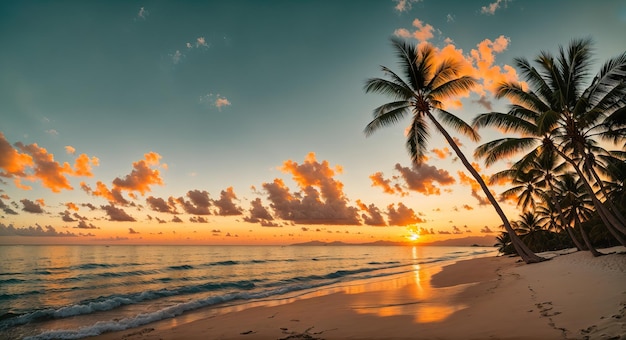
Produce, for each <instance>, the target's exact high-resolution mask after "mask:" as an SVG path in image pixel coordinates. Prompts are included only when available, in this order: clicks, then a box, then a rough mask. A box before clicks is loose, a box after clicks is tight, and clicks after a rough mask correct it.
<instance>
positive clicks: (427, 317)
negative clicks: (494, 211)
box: [89, 247, 626, 340]
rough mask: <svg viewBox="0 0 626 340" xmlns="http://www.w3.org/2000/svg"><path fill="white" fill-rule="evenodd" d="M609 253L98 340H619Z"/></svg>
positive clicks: (624, 311)
mask: <svg viewBox="0 0 626 340" xmlns="http://www.w3.org/2000/svg"><path fill="white" fill-rule="evenodd" d="M605 251H618V252H621V253H614V254H610V255H606V256H602V257H598V258H594V257H593V256H592V255H591V254H590V253H589V252H575V253H570V254H566V255H558V253H553V254H550V253H548V256H554V257H553V258H552V259H551V260H550V261H546V262H542V263H537V264H532V265H525V264H523V263H520V262H518V260H519V258H517V257H516V258H510V257H482V258H475V259H470V260H461V261H459V262H456V263H454V264H451V265H447V266H444V267H443V268H442V269H441V270H439V267H432V268H427V269H421V268H419V266H417V268H415V270H414V271H413V272H411V273H408V274H406V275H401V276H399V277H397V278H394V279H393V280H386V281H378V282H376V281H370V282H365V283H363V284H359V285H352V286H344V287H337V288H336V291H331V292H328V291H326V292H325V293H324V294H318V295H319V296H316V295H315V292H313V293H310V294H312V296H308V295H307V296H300V297H295V298H286V299H283V300H284V301H277V302H276V303H273V304H270V303H267V301H262V302H259V303H258V305H250V304H243V305H233V306H227V307H222V308H214V309H213V311H211V312H207V311H203V312H202V313H190V314H189V315H182V316H179V317H176V318H173V319H167V320H162V321H159V322H156V323H153V324H148V325H145V326H142V327H138V328H133V329H127V330H124V331H119V332H111V333H105V334H102V335H99V336H96V337H91V338H89V339H97V340H114V339H115V340H119V339H124V340H151V339H206V338H211V339H296V338H301V339H347V338H350V339H415V338H418V339H419V338H422V339H431V338H437V339H485V338H492V339H494V338H495V339H537V338H543V339H585V338H588V339H609V338H612V339H613V338H615V339H619V338H623V337H626V285H624V283H625V282H626V253H624V252H626V249H625V248H624V247H615V248H611V249H608V250H605ZM253 304H254V303H253Z"/></svg>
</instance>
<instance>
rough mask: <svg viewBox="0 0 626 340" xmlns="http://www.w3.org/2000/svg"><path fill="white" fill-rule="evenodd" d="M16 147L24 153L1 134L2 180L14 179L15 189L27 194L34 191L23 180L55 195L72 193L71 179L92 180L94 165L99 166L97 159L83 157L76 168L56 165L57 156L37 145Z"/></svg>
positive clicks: (0, 159)
mask: <svg viewBox="0 0 626 340" xmlns="http://www.w3.org/2000/svg"><path fill="white" fill-rule="evenodd" d="M15 146H16V147H17V149H19V151H21V152H22V153H20V152H18V151H17V149H14V148H13V147H12V146H11V145H10V144H9V143H8V141H7V140H6V139H5V138H4V135H3V134H2V133H0V169H2V172H0V176H3V177H9V178H14V182H15V185H16V186H17V187H18V188H20V189H24V190H30V187H29V186H25V185H23V184H22V183H21V179H26V180H29V181H37V180H40V181H41V183H42V185H43V186H44V187H46V188H48V189H50V190H52V191H53V192H60V191H61V190H63V189H66V190H72V189H73V188H72V186H71V185H70V183H69V180H68V179H67V176H82V177H90V176H92V174H91V165H97V164H98V161H97V158H96V157H93V158H91V159H90V158H89V157H88V156H87V155H85V154H82V155H80V156H79V157H78V158H77V159H76V164H75V166H74V168H72V167H71V166H70V164H69V163H67V162H65V163H63V164H60V163H59V162H56V161H55V160H54V155H53V154H51V153H48V150H46V149H45V148H43V147H40V146H39V145H37V144H29V145H24V144H23V143H21V142H17V143H15Z"/></svg>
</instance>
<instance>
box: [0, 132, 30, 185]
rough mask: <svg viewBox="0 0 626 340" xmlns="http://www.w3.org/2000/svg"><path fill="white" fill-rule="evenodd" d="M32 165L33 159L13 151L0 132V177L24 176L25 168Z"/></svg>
mask: <svg viewBox="0 0 626 340" xmlns="http://www.w3.org/2000/svg"><path fill="white" fill-rule="evenodd" d="M32 165H33V158H32V157H31V156H29V155H27V154H24V153H19V152H18V151H17V150H15V149H14V148H13V147H12V146H11V144H10V143H9V142H8V141H7V140H6V138H5V137H4V134H3V133H2V132H0V169H2V172H0V176H3V177H14V176H18V177H23V176H26V173H25V170H26V168H27V167H29V166H32Z"/></svg>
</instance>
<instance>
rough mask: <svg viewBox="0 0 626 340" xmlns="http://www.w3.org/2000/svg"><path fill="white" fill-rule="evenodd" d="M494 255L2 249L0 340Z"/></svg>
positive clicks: (434, 250) (120, 326) (407, 250)
mask: <svg viewBox="0 0 626 340" xmlns="http://www.w3.org/2000/svg"><path fill="white" fill-rule="evenodd" d="M495 254H496V249H495V248H492V247H488V248H483V247H432V246H430V247H429V246H415V247H411V246H156V245H141V246H91V245H89V246H78V245H71V246H58V245H50V246H44V245H40V246H30V245H24V246H2V247H0V338H2V339H80V338H84V337H88V336H93V335H98V334H102V333H104V332H109V331H117V330H124V329H128V328H132V327H138V326H142V325H145V324H148V323H150V322H154V321H159V320H163V319H167V318H172V317H175V316H179V315H182V314H183V313H189V312H191V311H197V310H200V309H203V308H204V309H207V308H221V307H224V306H228V305H241V304H246V303H251V302H259V301H260V302H261V303H262V302H263V301H272V300H279V299H282V298H285V297H287V296H294V295H298V294H304V293H307V292H311V291H316V290H318V291H320V290H324V289H330V288H332V287H336V286H337V285H349V284H350V283H354V282H357V281H360V280H367V279H373V278H376V279H385V278H392V277H393V276H397V275H399V274H403V273H408V272H411V271H413V270H414V268H415V267H414V266H415V265H420V267H421V268H425V267H426V266H439V265H445V264H447V263H450V262H453V261H457V260H461V259H468V258H474V257H483V256H494V255H495Z"/></svg>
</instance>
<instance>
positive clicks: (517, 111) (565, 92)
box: [474, 39, 626, 244]
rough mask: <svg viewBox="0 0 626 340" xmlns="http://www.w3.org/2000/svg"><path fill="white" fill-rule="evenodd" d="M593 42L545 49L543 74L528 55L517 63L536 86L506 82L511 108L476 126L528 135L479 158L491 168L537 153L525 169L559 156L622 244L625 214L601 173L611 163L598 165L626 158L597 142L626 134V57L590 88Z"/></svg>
mask: <svg viewBox="0 0 626 340" xmlns="http://www.w3.org/2000/svg"><path fill="white" fill-rule="evenodd" d="M590 45H591V41H590V40H589V39H583V40H574V41H572V42H571V44H570V46H569V48H568V49H567V51H566V50H565V49H564V48H563V47H560V49H559V56H558V57H556V58H555V57H553V56H552V55H551V54H549V53H547V52H542V53H541V54H540V55H539V56H538V57H537V58H536V59H535V63H536V64H537V65H538V67H539V69H536V68H535V67H533V65H532V64H531V63H530V62H529V61H528V60H526V59H524V58H517V59H515V63H516V66H517V67H518V69H520V70H521V73H522V75H523V76H524V77H525V79H526V81H527V82H528V84H529V86H530V87H531V89H525V88H524V87H523V86H522V85H521V84H518V83H512V82H509V83H503V84H501V85H500V86H499V87H498V90H497V93H496V97H497V98H503V97H507V98H509V99H511V101H512V102H513V104H512V105H511V106H510V108H509V111H508V112H507V113H499V112H490V113H485V114H481V115H479V116H477V117H476V118H475V119H474V127H484V126H492V127H497V128H501V129H504V130H506V131H508V132H511V131H512V132H517V133H520V134H521V135H522V137H506V138H501V139H497V140H494V141H491V142H488V143H485V144H483V145H481V146H479V147H478V148H477V149H476V151H475V155H476V156H477V157H484V158H485V163H486V164H487V165H489V164H492V163H494V162H495V161H497V160H499V159H502V158H503V157H505V156H511V155H513V154H516V153H518V152H523V151H525V150H529V149H531V150H530V151H529V152H528V153H526V154H525V155H524V156H523V157H522V159H521V160H520V161H519V162H518V163H520V164H522V166H521V168H525V166H526V165H527V164H530V163H532V162H534V160H535V159H536V158H537V157H539V155H545V154H546V153H554V154H556V155H558V156H559V157H561V159H563V160H564V161H565V162H567V163H568V164H569V166H570V167H571V168H572V169H573V170H574V171H575V172H576V174H577V176H578V177H579V178H580V180H581V185H582V189H583V190H585V191H586V192H587V193H588V194H589V197H590V199H591V201H592V202H593V205H594V207H595V208H596V211H597V212H598V215H599V216H600V218H601V219H602V221H603V223H604V225H605V226H606V228H607V229H608V230H609V231H610V232H611V234H613V236H615V238H616V239H618V240H620V238H621V237H620V236H619V233H620V232H621V233H622V234H626V227H625V226H624V223H623V221H624V219H623V216H622V215H621V214H620V212H619V209H618V208H617V207H616V206H615V205H614V204H613V202H612V200H611V197H610V195H609V194H608V192H607V190H605V189H604V188H603V182H602V180H601V179H600V177H599V176H598V174H597V171H596V169H597V168H598V167H600V168H601V167H603V166H606V165H607V164H608V163H606V162H599V161H598V157H600V158H602V159H603V160H605V161H606V160H607V159H613V160H614V162H615V163H619V162H620V161H621V162H623V159H624V154H623V153H619V152H609V151H606V150H604V149H602V148H601V147H600V146H598V143H597V142H596V139H603V140H611V141H613V142H614V143H620V142H621V141H623V139H624V137H625V136H626V128H625V127H626V118H624V116H625V115H626V100H624V98H625V97H626V52H625V53H623V54H622V55H620V56H618V57H616V58H612V59H609V60H608V61H607V62H606V63H604V65H603V66H602V68H601V70H600V72H599V73H598V74H597V75H596V77H595V78H594V79H593V81H592V82H591V84H590V85H589V86H588V87H587V88H584V86H585V84H584V81H585V79H586V75H587V74H588V73H589V68H590V66H591V46H590ZM596 156H597V157H596ZM588 177H589V178H591V179H592V180H593V181H594V183H595V185H597V186H599V187H600V189H601V190H600V193H599V194H602V196H604V202H602V201H601V200H600V198H598V197H597V196H596V192H595V190H594V189H593V187H592V185H591V184H590V181H589V180H588ZM622 244H623V243H622Z"/></svg>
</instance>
